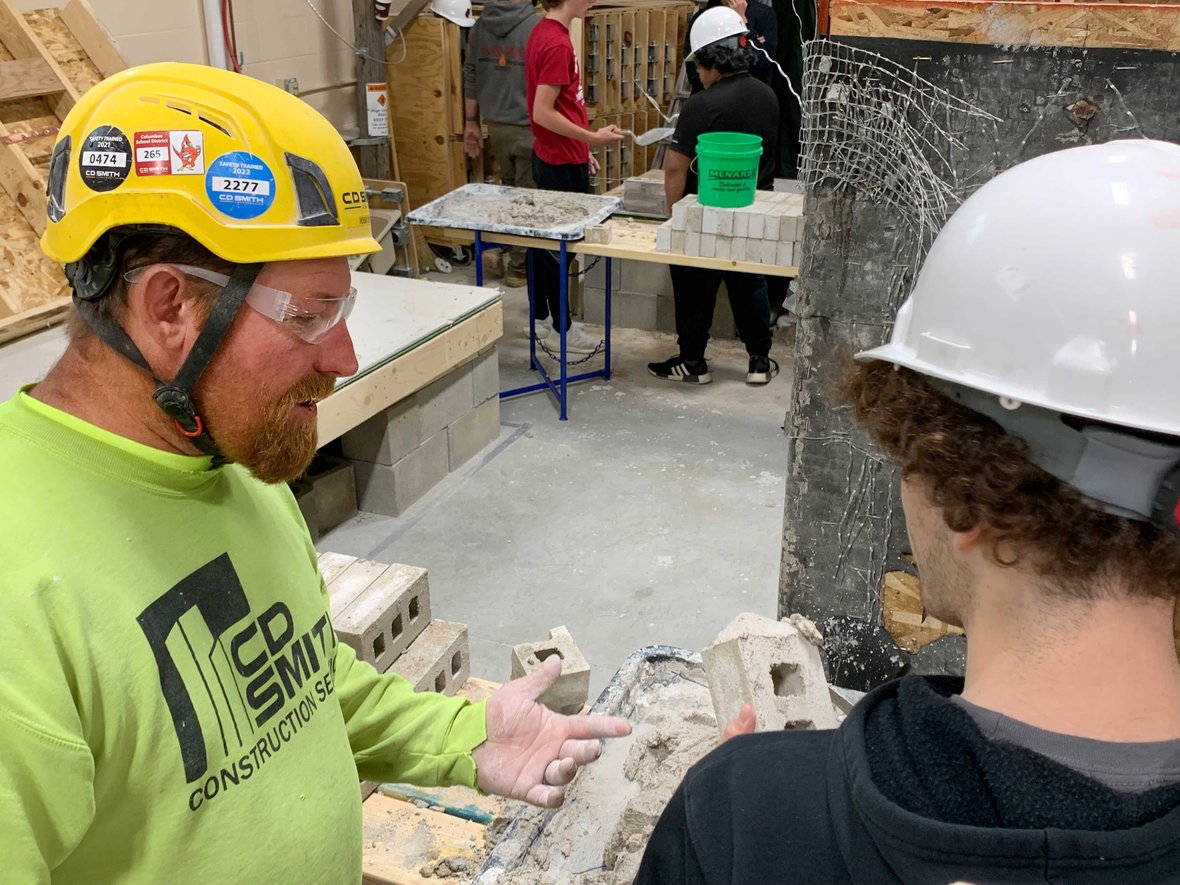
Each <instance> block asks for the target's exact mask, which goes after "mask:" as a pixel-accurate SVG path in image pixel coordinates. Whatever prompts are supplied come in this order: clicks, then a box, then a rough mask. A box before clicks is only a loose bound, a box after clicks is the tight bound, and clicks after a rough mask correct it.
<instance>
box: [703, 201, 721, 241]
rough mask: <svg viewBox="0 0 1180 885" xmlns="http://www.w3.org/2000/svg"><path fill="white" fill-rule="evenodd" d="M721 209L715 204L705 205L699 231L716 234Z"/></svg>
mask: <svg viewBox="0 0 1180 885" xmlns="http://www.w3.org/2000/svg"><path fill="white" fill-rule="evenodd" d="M720 214H721V210H720V209H718V208H716V207H715V206H706V207H705V211H704V215H703V216H702V218H701V233H702V234H713V235H714V236H716V235H717V226H718V223H719V219H720Z"/></svg>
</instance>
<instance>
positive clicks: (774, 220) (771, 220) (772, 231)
mask: <svg viewBox="0 0 1180 885" xmlns="http://www.w3.org/2000/svg"><path fill="white" fill-rule="evenodd" d="M778 219H779V217H778V216H777V215H775V214H773V213H770V214H768V215H767V216H766V220H765V221H763V222H762V239H764V240H775V241H776V242H777V241H778Z"/></svg>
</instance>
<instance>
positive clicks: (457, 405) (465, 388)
mask: <svg viewBox="0 0 1180 885" xmlns="http://www.w3.org/2000/svg"><path fill="white" fill-rule="evenodd" d="M417 398H418V420H419V422H420V433H421V437H422V439H427V438H428V437H430V436H433V435H434V434H436V433H438V432H439V431H440V430H442V429H443V428H444V427H448V426H450V425H451V424H453V423H454V422H455V421H457V420H458V419H459V418H461V417H462V416H463V415H466V414H467V413H468V412H470V411H471V410H472V409H473V408H474V407H475V384H474V382H473V380H472V377H471V364H470V363H468V364H467V365H465V366H460V367H459V368H458V369H455V370H454V371H453V372H450V373H449V374H447V375H444V376H443V377H442V378H439V379H438V380H437V381H434V382H433V383H431V384H428V385H427V386H426V387H424V388H422V389H421V390H419V391H418V393H417Z"/></svg>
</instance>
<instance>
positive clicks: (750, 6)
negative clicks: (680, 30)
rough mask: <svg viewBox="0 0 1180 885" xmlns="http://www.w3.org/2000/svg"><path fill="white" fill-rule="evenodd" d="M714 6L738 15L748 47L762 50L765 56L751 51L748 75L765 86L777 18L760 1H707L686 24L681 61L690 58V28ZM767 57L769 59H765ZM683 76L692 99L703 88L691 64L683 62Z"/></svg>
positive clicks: (769, 74)
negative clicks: (743, 25)
mask: <svg viewBox="0 0 1180 885" xmlns="http://www.w3.org/2000/svg"><path fill="white" fill-rule="evenodd" d="M716 6H728V7H729V8H730V9H732V10H733V11H734V12H736V13H737V14H738V15H740V16H741V17H742V21H744V22H745V23H746V28H747V32H748V35H749V40H750V44H751V46H759V47H761V48H762V49H764V50H766V55H763V54H762V53H761V52H758V51H757V50H755V51H754V63H753V64H752V65H750V73H751V74H753V75H754V76H755V77H757V78H758V79H759V80H761V81H762V82H763V83H767V84H769V83H770V82H771V77H773V76H775V73H774V67H773V66H772V65H771V63H770V59H772V58H774V57H775V53H776V52H778V16H776V15H775V13H774V9H772V8H771V7H769V6H767V5H766V4H764V3H763V2H762V0H709V2H708V4H707V5H706V6H705V9H702V10H701V11H700V12H697V13H694V14H693V17H692V18H690V19H689V20H688V33H687V34H685V35H684V55H685V58H686V59H687V57H688V56H689V55H691V54H692V47H691V46H690V45H689V35H691V34H692V26H693V25H694V24H695V23H696V20H697V19H698V18H699V17H700V16H702V15H704V14H705V10H708V9H713V8H714V7H716ZM767 55H768V56H770V58H767ZM684 72H685V73H686V74H687V75H688V82H689V85H690V86H691V91H692V94H693V95H696V94H697V93H698V92H700V91H701V90H702V89H704V88H705V86H704V84H703V83H701V77H700V75H699V74H698V73H697V66H696V63H695V62H692V61H685V63H684Z"/></svg>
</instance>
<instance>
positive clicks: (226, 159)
mask: <svg viewBox="0 0 1180 885" xmlns="http://www.w3.org/2000/svg"><path fill="white" fill-rule="evenodd" d="M205 193H207V194H208V195H209V202H210V203H212V204H213V205H214V206H215V207H216V208H217V209H218V211H220V212H222V213H224V214H226V215H228V216H229V217H230V218H243V219H244V218H257V217H258V216H259V215H261V214H262V213H263V212H265V211H266V210H267V209H269V208H270V206H271V204H272V203H273V202H274V200H275V177H274V173H273V172H271V171H270V167H269V166H267V165H266V163H264V162H263V161H262V160H261V159H259V158H258V157H256V156H254V155H253V154H251V153H247V152H246V151H231V152H230V153H228V154H222V155H221V156H220V157H218V158H217V159H216V160H214V161H213V162H212V163H210V164H209V170H208V171H207V172H206V173H205Z"/></svg>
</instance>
